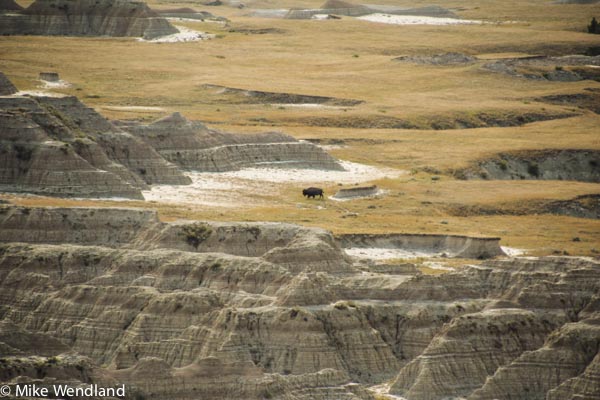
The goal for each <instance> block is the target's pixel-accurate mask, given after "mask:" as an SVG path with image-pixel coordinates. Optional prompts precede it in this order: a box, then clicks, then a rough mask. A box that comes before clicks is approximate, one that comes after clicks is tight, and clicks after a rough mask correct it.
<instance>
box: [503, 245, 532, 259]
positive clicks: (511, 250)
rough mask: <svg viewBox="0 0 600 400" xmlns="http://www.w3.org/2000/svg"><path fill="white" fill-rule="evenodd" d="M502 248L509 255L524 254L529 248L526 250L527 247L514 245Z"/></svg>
mask: <svg viewBox="0 0 600 400" xmlns="http://www.w3.org/2000/svg"><path fill="white" fill-rule="evenodd" d="M500 248H501V249H502V251H503V252H504V254H506V255H507V256H509V257H518V256H522V255H523V254H526V253H527V250H525V249H515V248H514V247H506V246H500Z"/></svg>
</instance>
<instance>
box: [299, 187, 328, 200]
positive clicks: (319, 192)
mask: <svg viewBox="0 0 600 400" xmlns="http://www.w3.org/2000/svg"><path fill="white" fill-rule="evenodd" d="M302 195H303V196H306V197H307V198H309V199H310V198H311V197H312V198H313V199H314V198H315V197H316V196H320V197H321V198H323V189H320V188H316V187H309V188H307V189H304V190H302Z"/></svg>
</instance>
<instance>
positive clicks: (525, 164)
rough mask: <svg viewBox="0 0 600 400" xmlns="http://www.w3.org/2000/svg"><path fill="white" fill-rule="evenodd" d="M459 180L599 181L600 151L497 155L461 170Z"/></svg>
mask: <svg viewBox="0 0 600 400" xmlns="http://www.w3.org/2000/svg"><path fill="white" fill-rule="evenodd" d="M455 175H456V176H457V177H458V178H460V179H544V180H545V179H552V180H572V181H583V182H600V151H598V150H583V149H582V150H578V149H573V150H531V151H520V152H513V153H502V154H498V156H497V157H494V158H490V159H486V160H481V161H479V162H477V164H476V166H474V167H471V168H467V169H464V170H459V171H456V172H455Z"/></svg>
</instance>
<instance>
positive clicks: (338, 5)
mask: <svg viewBox="0 0 600 400" xmlns="http://www.w3.org/2000/svg"><path fill="white" fill-rule="evenodd" d="M375 13H385V14H392V15H418V16H427V17H446V18H447V17H451V18H456V14H454V13H453V12H451V11H450V10H448V9H446V8H443V7H439V6H426V7H417V8H404V7H398V6H388V5H372V4H368V5H363V4H353V3H350V2H347V1H343V0H328V1H326V2H325V3H324V4H323V5H322V6H321V7H320V8H314V9H291V10H289V11H288V12H287V14H285V17H284V18H288V19H311V18H312V17H313V16H315V15H327V14H330V15H344V16H348V17H360V16H363V15H368V14H375Z"/></svg>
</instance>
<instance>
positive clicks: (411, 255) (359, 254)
mask: <svg viewBox="0 0 600 400" xmlns="http://www.w3.org/2000/svg"><path fill="white" fill-rule="evenodd" d="M344 251H345V252H346V254H348V255H350V256H352V257H356V258H361V259H368V260H393V259H409V260H410V259H415V258H421V257H433V256H435V254H433V253H425V252H422V251H412V250H406V249H390V248H381V247H366V248H365V247H349V248H347V249H344Z"/></svg>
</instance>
